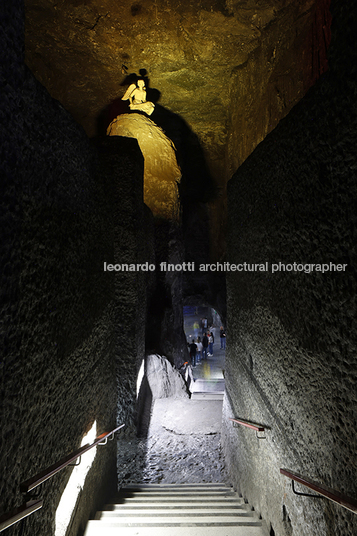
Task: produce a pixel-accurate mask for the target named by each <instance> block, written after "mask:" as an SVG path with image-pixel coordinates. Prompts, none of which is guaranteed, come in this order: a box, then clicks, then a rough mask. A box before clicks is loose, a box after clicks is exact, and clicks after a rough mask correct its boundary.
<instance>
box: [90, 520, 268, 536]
mask: <svg viewBox="0 0 357 536" xmlns="http://www.w3.org/2000/svg"><path fill="white" fill-rule="evenodd" d="M104 530H105V536H118V526H117V525H113V526H105V527H103V526H102V521H89V522H88V525H87V529H86V531H85V534H84V536H103V531H104ZM167 535H168V530H167V527H165V526H162V527H120V536H167ZM183 535H184V536H264V533H263V530H262V528H261V526H254V525H251V526H243V525H241V526H237V525H235V526H225V527H224V530H222V526H192V527H187V528H186V529H185V530H184V531H183V527H182V526H177V527H170V536H183Z"/></svg>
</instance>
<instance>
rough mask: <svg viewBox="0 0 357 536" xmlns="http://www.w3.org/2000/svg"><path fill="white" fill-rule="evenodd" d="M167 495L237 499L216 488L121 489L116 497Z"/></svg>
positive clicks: (222, 489) (233, 492) (227, 492)
mask: <svg viewBox="0 0 357 536" xmlns="http://www.w3.org/2000/svg"><path fill="white" fill-rule="evenodd" d="M168 494H169V495H170V497H177V498H181V497H196V498H200V497H202V498H203V497H207V498H208V497H237V494H236V493H235V491H233V490H232V489H229V488H228V489H224V488H217V489H215V490H212V489H204V488H201V489H198V488H196V489H193V490H188V489H174V488H169V489H166V490H165V489H162V490H160V489H155V490H147V489H143V490H139V489H135V488H123V489H122V490H120V492H119V493H118V494H117V497H123V496H124V497H151V498H153V499H155V498H156V497H167V496H168Z"/></svg>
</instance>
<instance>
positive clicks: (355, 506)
mask: <svg viewBox="0 0 357 536" xmlns="http://www.w3.org/2000/svg"><path fill="white" fill-rule="evenodd" d="M280 473H281V474H282V475H284V476H287V477H288V478H291V480H292V482H294V480H295V481H296V482H299V483H300V484H302V485H303V486H306V487H307V488H310V489H312V490H313V491H316V492H317V493H319V494H320V495H321V496H322V497H325V498H326V499H329V500H330V501H333V502H335V503H336V504H339V505H340V506H342V507H343V508H346V509H347V510H350V512H353V513H354V514H357V500H356V499H353V498H352V497H348V495H344V494H343V493H340V492H339V491H336V490H333V489H331V488H328V487H327V486H325V485H323V484H319V483H318V482H314V481H313V480H310V479H309V478H307V477H305V476H301V475H299V474H298V473H292V472H291V471H289V470H288V469H280ZM295 493H296V492H295ZM297 494H298V495H299V493H297ZM305 495H306V494H305ZM310 496H311V495H310Z"/></svg>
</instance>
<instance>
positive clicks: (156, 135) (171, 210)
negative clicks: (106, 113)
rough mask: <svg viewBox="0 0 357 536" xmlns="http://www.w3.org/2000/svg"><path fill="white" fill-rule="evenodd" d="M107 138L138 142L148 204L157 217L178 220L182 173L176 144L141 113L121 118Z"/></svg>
mask: <svg viewBox="0 0 357 536" xmlns="http://www.w3.org/2000/svg"><path fill="white" fill-rule="evenodd" d="M107 134H108V135H109V136H124V137H127V138H136V139H137V140H138V143H139V147H140V149H141V152H142V153H143V157H144V203H146V204H147V205H148V207H149V208H150V209H151V211H152V213H153V214H154V216H158V217H162V218H165V219H168V220H173V219H177V218H178V214H179V207H178V191H177V181H179V180H180V178H181V171H180V168H179V167H178V165H177V162H176V155H175V147H174V145H173V143H172V141H171V140H169V138H168V137H167V136H165V134H164V132H163V131H162V129H161V128H160V127H158V126H157V125H155V123H153V121H151V119H149V118H148V117H147V116H146V115H143V114H138V113H132V114H123V115H119V116H118V117H117V118H116V119H114V121H112V122H111V123H110V125H109V127H108V131H107Z"/></svg>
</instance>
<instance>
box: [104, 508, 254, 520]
mask: <svg viewBox="0 0 357 536" xmlns="http://www.w3.org/2000/svg"><path fill="white" fill-rule="evenodd" d="M118 513H120V514H121V515H123V516H129V515H130V516H136V517H139V516H153V517H154V516H163V517H165V516H169V517H170V516H175V517H177V516H197V515H204V516H226V515H235V516H237V515H239V516H244V515H251V513H250V512H247V511H246V510H245V509H244V506H243V505H238V506H236V507H234V508H232V507H229V506H228V507H225V508H222V507H221V508H211V507H210V508H208V507H206V508H201V507H200V506H193V507H192V508H190V507H189V506H188V507H186V508H182V507H181V506H179V507H177V506H176V507H174V508H156V507H152V508H140V509H136V508H130V507H128V506H126V505H117V504H109V505H105V506H104V508H103V510H102V511H101V512H97V514H98V516H97V515H96V517H95V518H96V519H101V518H103V517H110V516H116V515H118Z"/></svg>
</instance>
